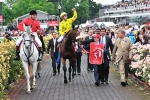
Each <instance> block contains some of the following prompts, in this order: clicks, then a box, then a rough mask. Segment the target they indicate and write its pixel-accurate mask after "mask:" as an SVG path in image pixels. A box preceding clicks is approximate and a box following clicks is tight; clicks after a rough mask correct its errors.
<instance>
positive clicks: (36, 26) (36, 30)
mask: <svg viewBox="0 0 150 100" xmlns="http://www.w3.org/2000/svg"><path fill="white" fill-rule="evenodd" d="M36 17H37V12H36V11H35V10H32V11H30V18H26V19H24V20H23V21H22V22H21V23H20V24H19V25H18V30H19V31H20V33H23V31H24V27H23V24H25V25H26V26H30V25H32V35H34V36H35V41H36V42H37V44H38V47H39V55H40V53H41V49H42V43H41V41H40V39H39V38H38V35H37V34H40V32H41V27H40V23H39V21H38V20H36ZM22 39H23V38H22V36H21V37H20V38H19V39H18V40H17V42H16V58H14V60H19V59H20V56H19V45H20V43H21V41H22ZM38 61H41V58H40V57H39V58H38Z"/></svg>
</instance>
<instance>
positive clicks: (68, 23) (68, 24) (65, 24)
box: [57, 8, 77, 43]
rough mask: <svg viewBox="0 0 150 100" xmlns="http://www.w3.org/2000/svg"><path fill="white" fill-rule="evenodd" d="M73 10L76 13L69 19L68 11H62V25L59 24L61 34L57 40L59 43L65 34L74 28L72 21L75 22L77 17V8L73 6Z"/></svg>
mask: <svg viewBox="0 0 150 100" xmlns="http://www.w3.org/2000/svg"><path fill="white" fill-rule="evenodd" d="M72 11H73V12H74V15H73V17H72V18H69V19H68V17H67V13H66V12H62V13H61V15H60V17H61V18H62V21H61V23H60V26H59V34H60V35H61V36H60V37H59V39H58V40H57V41H58V42H59V43H60V42H61V41H62V40H63V38H64V35H65V34H66V33H68V32H69V31H70V30H71V29H72V23H73V22H74V20H76V19H77V12H76V9H75V8H73V9H72Z"/></svg>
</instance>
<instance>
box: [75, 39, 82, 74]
mask: <svg viewBox="0 0 150 100" xmlns="http://www.w3.org/2000/svg"><path fill="white" fill-rule="evenodd" d="M75 52H76V58H75V67H74V75H76V71H77V74H78V75H81V56H82V49H81V47H80V46H79V43H78V42H75Z"/></svg>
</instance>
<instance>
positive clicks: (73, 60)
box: [71, 58, 75, 79]
mask: <svg viewBox="0 0 150 100" xmlns="http://www.w3.org/2000/svg"><path fill="white" fill-rule="evenodd" d="M74 63H75V59H74V58H72V61H71V67H72V79H74V70H75V64H74Z"/></svg>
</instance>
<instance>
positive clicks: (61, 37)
mask: <svg viewBox="0 0 150 100" xmlns="http://www.w3.org/2000/svg"><path fill="white" fill-rule="evenodd" d="M63 38H64V36H63V35H61V36H60V37H59V39H58V40H57V42H59V43H60V42H61V41H62V40H63Z"/></svg>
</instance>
